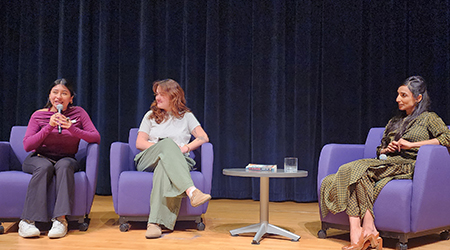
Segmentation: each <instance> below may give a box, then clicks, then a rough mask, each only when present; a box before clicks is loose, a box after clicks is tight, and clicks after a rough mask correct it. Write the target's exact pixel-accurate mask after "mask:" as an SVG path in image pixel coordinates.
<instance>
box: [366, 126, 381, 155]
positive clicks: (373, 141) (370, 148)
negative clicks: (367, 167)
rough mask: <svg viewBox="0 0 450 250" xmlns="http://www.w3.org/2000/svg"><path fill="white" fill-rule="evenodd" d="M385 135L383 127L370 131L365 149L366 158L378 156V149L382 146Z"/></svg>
mask: <svg viewBox="0 0 450 250" xmlns="http://www.w3.org/2000/svg"><path fill="white" fill-rule="evenodd" d="M383 133H384V128H383V127H374V128H371V129H370V130H369V133H368V134H367V138H366V143H365V147H364V158H375V157H376V156H377V147H378V146H379V145H380V144H381V139H382V138H383Z"/></svg>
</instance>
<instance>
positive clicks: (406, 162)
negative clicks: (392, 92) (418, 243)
mask: <svg viewBox="0 0 450 250" xmlns="http://www.w3.org/2000/svg"><path fill="white" fill-rule="evenodd" d="M397 92H398V96H397V99H396V101H397V103H398V109H399V110H400V111H401V113H400V115H398V116H395V117H394V118H392V119H391V120H390V121H389V122H388V124H387V126H386V128H385V131H384V134H383V138H382V140H381V145H380V146H378V147H377V156H378V158H380V159H361V160H357V161H353V162H350V163H347V164H344V165H342V166H341V167H339V170H338V171H337V173H336V174H331V175H328V176H327V177H325V179H324V180H323V181H322V185H321V187H320V205H321V212H322V217H325V216H326V215H327V214H328V212H332V213H333V214H336V213H340V212H343V211H346V213H347V215H348V216H349V223H350V241H351V242H350V244H349V245H347V246H344V247H342V249H343V250H356V249H357V250H360V249H363V250H364V249H367V248H368V247H369V246H371V247H374V248H377V249H381V248H382V239H381V238H380V237H379V233H378V230H377V229H376V227H375V223H374V214H373V204H374V202H375V200H376V198H377V196H378V194H379V193H380V191H381V189H382V188H383V187H384V186H385V185H386V184H387V183H388V182H389V181H390V180H392V179H412V176H413V172H414V164H415V162H416V158H417V153H418V151H419V148H420V147H421V146H423V145H430V144H431V145H443V146H446V147H450V131H449V129H448V127H447V126H446V124H445V123H444V122H443V121H442V119H441V118H440V117H439V116H438V115H437V114H436V113H433V112H430V111H429V107H430V102H431V101H430V98H429V96H428V92H427V88H426V84H425V81H424V79H423V78H422V77H420V76H412V77H409V78H408V79H406V80H405V82H403V84H402V85H401V86H400V87H399V88H398V90H397Z"/></svg>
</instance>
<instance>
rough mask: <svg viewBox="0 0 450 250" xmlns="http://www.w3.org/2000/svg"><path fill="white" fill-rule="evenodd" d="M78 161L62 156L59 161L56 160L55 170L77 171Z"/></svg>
mask: <svg viewBox="0 0 450 250" xmlns="http://www.w3.org/2000/svg"><path fill="white" fill-rule="evenodd" d="M77 164H78V163H77V161H76V160H75V159H73V158H69V157H66V158H62V159H60V160H59V161H57V162H56V164H55V170H56V171H61V170H62V171H64V170H65V171H67V170H69V171H72V172H75V171H76V170H77Z"/></svg>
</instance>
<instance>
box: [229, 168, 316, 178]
mask: <svg viewBox="0 0 450 250" xmlns="http://www.w3.org/2000/svg"><path fill="white" fill-rule="evenodd" d="M222 173H223V174H224V175H229V176H239V177H271V178H293V177H307V176H308V171H306V170H298V171H297V172H296V173H285V172H284V169H277V172H269V171H247V170H245V168H225V169H223V170H222Z"/></svg>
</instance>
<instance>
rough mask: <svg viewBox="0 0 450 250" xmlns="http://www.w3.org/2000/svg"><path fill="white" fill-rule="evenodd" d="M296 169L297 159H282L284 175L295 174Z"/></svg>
mask: <svg viewBox="0 0 450 250" xmlns="http://www.w3.org/2000/svg"><path fill="white" fill-rule="evenodd" d="M297 167H298V159H297V157H286V158H284V172H286V173H296V172H297Z"/></svg>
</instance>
